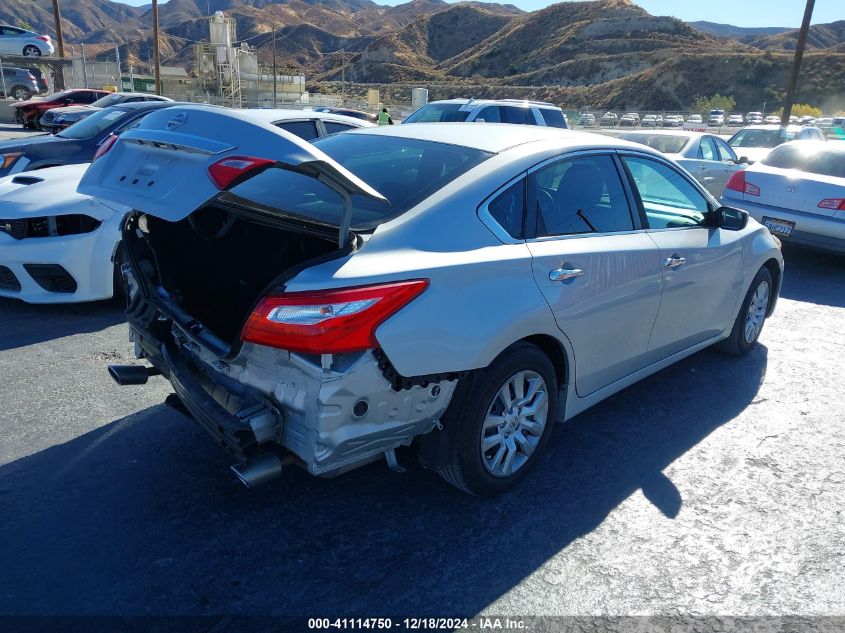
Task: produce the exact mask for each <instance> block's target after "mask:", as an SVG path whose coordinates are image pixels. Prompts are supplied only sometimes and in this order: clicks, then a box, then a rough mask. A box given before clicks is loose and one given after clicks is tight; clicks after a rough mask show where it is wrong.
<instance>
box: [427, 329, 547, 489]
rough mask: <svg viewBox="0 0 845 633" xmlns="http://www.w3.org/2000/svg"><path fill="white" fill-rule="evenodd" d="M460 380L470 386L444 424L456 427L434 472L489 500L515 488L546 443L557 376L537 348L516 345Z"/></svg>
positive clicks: (462, 388)
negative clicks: (487, 364)
mask: <svg viewBox="0 0 845 633" xmlns="http://www.w3.org/2000/svg"><path fill="white" fill-rule="evenodd" d="M461 380H462V381H468V382H465V383H464V384H463V385H459V391H460V392H461V393H460V395H459V394H456V397H455V398H454V399H453V401H452V403H451V404H450V405H449V408H448V409H447V410H446V413H445V414H444V416H443V419H442V422H443V424H444V426H445V425H454V427H455V428H454V434H453V436H452V442H451V446H450V447H449V449H448V455H449V459H448V461H447V462H446V464H445V465H444V466H442V467H440V468H439V469H438V472H439V474H440V475H441V476H442V477H443V478H444V479H445V480H446V481H448V482H449V483H450V484H452V485H453V486H455V487H457V488H460V489H461V490H463V491H465V492H468V493H469V494H472V495H476V496H479V497H492V496H495V495H498V494H501V493H503V492H505V491H507V490H509V489H511V488H513V487H514V486H516V485H517V484H518V483H519V482H520V481H521V480H522V479H523V478H524V477H525V476H526V475H527V474H528V472H529V471H530V469H531V468H532V467H533V466H534V464H535V463H536V461H537V459H538V457H539V455H540V454H541V453H542V452H543V449H544V448H545V446H546V444H547V443H548V440H549V436H550V435H551V429H552V424H553V422H554V414H555V411H556V408H557V397H558V394H557V390H558V379H557V375H556V373H555V369H554V366H553V365H552V363H551V361H550V360H549V357H548V356H546V354H544V353H543V352H542V351H541V350H540V349H539V348H537V347H536V346H534V345H531V344H530V343H518V344H516V345H514V346H512V347H510V348H508V349H507V350H505V351H504V352H502V354H500V355H499V356H498V357H497V358H496V360H494V361H493V362H492V363H491V364H490V366H489V367H487V368H485V369H481V370H477V371H475V372H473V373H472V374H470V375H469V376H467V377H465V378H462V379H461Z"/></svg>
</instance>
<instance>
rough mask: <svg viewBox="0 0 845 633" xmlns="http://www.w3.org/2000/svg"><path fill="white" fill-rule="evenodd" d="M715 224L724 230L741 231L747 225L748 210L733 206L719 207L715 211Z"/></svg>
mask: <svg viewBox="0 0 845 633" xmlns="http://www.w3.org/2000/svg"><path fill="white" fill-rule="evenodd" d="M715 214H716V226H717V227H718V228H720V229H725V230H726V231H741V230H742V229H744V228H745V227H746V226H748V212H747V211H743V210H742V209H735V208H733V207H719V208H718V209H716V211H715Z"/></svg>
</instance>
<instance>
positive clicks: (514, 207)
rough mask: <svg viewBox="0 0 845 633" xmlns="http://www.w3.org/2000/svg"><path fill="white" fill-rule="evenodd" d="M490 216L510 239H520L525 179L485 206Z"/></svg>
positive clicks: (521, 235) (521, 234) (523, 214)
mask: <svg viewBox="0 0 845 633" xmlns="http://www.w3.org/2000/svg"><path fill="white" fill-rule="evenodd" d="M487 210H488V211H489V212H490V215H491V216H493V218H494V219H495V220H496V222H498V223H499V224H500V225H501V227H502V228H503V229H505V231H506V232H507V234H508V235H510V236H511V237H515V238H516V239H522V237H523V235H524V233H523V228H522V227H523V218H524V216H525V213H524V211H525V179H524V178H522V179H520V181H519V182H517V183H515V184H513V185H511V186H510V187H508V188H507V189H505V190H504V191H503V192H502V193H500V194H499V195H498V196H496V198H495V199H494V200H493V201H492V202H491V203H490V204H488V205H487Z"/></svg>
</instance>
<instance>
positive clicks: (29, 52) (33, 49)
mask: <svg viewBox="0 0 845 633" xmlns="http://www.w3.org/2000/svg"><path fill="white" fill-rule="evenodd" d="M23 56H24V57H41V49H39V48H38V47H37V46H33V45H32V44H30V45H29V46H24V47H23Z"/></svg>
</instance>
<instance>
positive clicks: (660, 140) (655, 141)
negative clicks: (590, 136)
mask: <svg viewBox="0 0 845 633" xmlns="http://www.w3.org/2000/svg"><path fill="white" fill-rule="evenodd" d="M619 138H621V139H622V140H623V141H631V142H633V143H639V144H640V145H648V146H649V147H651V148H652V149H656V150H657V151H658V152H663V153H664V154H679V153H680V152H681V150H683V149H684V146H685V145H686V144H687V143H688V142H689V138H687V137H686V136H669V135H667V134H622V135H621V136H620V137H619Z"/></svg>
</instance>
